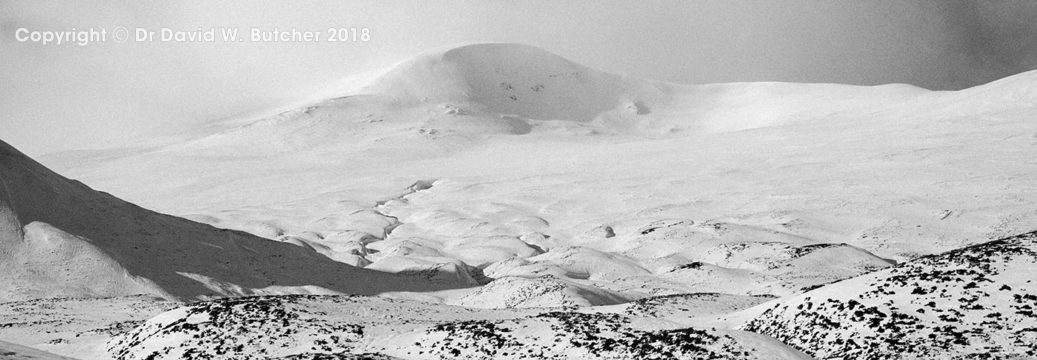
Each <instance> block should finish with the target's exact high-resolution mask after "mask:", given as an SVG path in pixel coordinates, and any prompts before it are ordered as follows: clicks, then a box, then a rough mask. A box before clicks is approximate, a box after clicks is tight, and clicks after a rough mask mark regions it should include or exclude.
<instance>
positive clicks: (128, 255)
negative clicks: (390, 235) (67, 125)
mask: <svg viewBox="0 0 1037 360" xmlns="http://www.w3.org/2000/svg"><path fill="white" fill-rule="evenodd" d="M0 180H2V185H3V187H2V188H0V190H2V191H0V260H2V261H0V270H2V271H0V274H2V275H0V276H2V279H0V290H2V291H0V294H2V295H0V299H3V300H16V299H29V298H41V297H51V296H117V295H132V294H144V293H146V294H155V295H160V296H165V297H176V298H194V297H202V296H213V295H223V296H226V295H245V294H254V293H260V294H262V293H274V294H277V293H311V292H316V293H362V294H376V293H380V292H384V291H400V290H429V289H441V288H450V287H458V286H465V285H466V284H464V283H456V282H449V281H444V282H431V283H430V282H426V281H424V280H423V279H417V278H412V277H407V276H397V275H391V274H384V273H379V272H376V271H369V270H363V269H357V268H355V267H352V266H349V265H346V264H342V263H339V262H335V261H332V260H331V259H329V258H327V257H325V256H323V255H320V254H319V253H317V252H316V251H314V250H312V249H307V248H304V247H301V246H296V245H292V244H288V243H280V242H275V241H270V240H267V239H263V238H259V237H256V236H253V235H250V234H246V233H242V232H237V231H230V230H221V229H216V228H213V227H211V226H208V225H204V224H200V223H195V222H192V221H188V220H184V219H180V218H176V217H172V216H168V215H162V214H158V213H155V212H152V211H148V210H145V209H142V208H140V207H138V206H136V205H133V204H130V203H127V202H125V201H122V200H119V199H117V198H115V197H113V196H111V195H108V194H105V193H100V192H97V191H94V190H92V189H90V188H89V187H87V186H85V185H83V184H82V183H79V182H75V181H71V180H68V179H66V178H64V177H62V176H60V175H58V174H56V173H54V172H51V171H50V170H48V169H47V168H45V167H43V166H42V165H40V164H39V163H36V162H35V161H33V160H31V159H29V158H28V157H26V156H25V155H23V154H21V153H20V152H18V151H17V150H15V149H14V148H12V147H10V146H9V145H7V144H6V143H2V142H0Z"/></svg>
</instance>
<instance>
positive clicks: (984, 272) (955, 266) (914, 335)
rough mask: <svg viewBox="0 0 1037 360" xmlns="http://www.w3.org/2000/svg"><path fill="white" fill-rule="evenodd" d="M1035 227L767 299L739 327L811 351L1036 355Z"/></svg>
mask: <svg viewBox="0 0 1037 360" xmlns="http://www.w3.org/2000/svg"><path fill="white" fill-rule="evenodd" d="M1035 274H1037V232H1031V233H1027V234H1023V235H1019V236H1013V237H1010V238H1006V239H1002V240H997V241H992V242H987V243H983V244H979V245H974V246H970V247H967V248H963V249H960V250H954V251H950V252H947V253H943V254H939V255H933V256H926V257H922V258H919V259H916V260H913V261H910V262H907V263H904V264H901V265H899V266H897V267H894V268H891V269H886V270H882V271H877V272H874V273H871V274H867V275H864V276H861V277H858V278H854V279H850V280H845V281H842V282H838V283H835V284H832V285H828V286H825V287H822V288H819V289H817V290H814V291H810V292H807V293H805V294H802V295H798V296H795V297H791V298H787V299H781V300H778V301H777V302H776V303H774V304H768V305H765V306H766V307H767V310H765V311H764V312H763V313H762V314H761V315H760V316H758V317H756V318H755V319H754V320H752V321H750V322H749V323H748V324H746V325H745V326H744V329H745V330H748V331H753V332H757V333H761V334H765V335H770V336H773V337H775V338H777V339H778V340H781V341H783V342H785V343H787V344H789V345H792V346H794V347H796V348H799V349H801V350H803V351H805V352H807V353H809V354H811V355H813V356H815V357H818V358H826V359H827V358H853V359H965V358H998V359H1009V358H1032V357H1035V356H1037V312H1035V311H1037V283H1035V280H1037V275H1035Z"/></svg>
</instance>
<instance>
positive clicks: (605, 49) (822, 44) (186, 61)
mask: <svg viewBox="0 0 1037 360" xmlns="http://www.w3.org/2000/svg"><path fill="white" fill-rule="evenodd" d="M1032 19H1037V2H1032V1H977V2H956V1H899V0H898V1H866V0H865V1H862V0H845V1H831V0H817V1H805V0H794V1H548V0H543V1H474V0H473V1H417V0H415V1H375V0H371V1H346V2H341V1H291V2H288V1H285V2H279V3H274V4H268V5H262V6H260V5H257V4H256V3H255V2H252V1H221V2H201V1H192V2H186V1H185V2H165V1H147V2H138V1H76V2H57V1H53V2H51V1H43V2H41V1H9V0H5V1H2V2H0V59H2V60H3V67H0V83H2V84H3V86H2V87H0V139H3V140H4V141H7V142H10V143H11V144H12V145H14V146H16V147H19V148H21V149H23V150H24V151H26V152H28V153H29V154H30V155H38V154H43V153H48V152H53V151H61V150H69V149H80V148H101V147H110V146H120V145H127V144H132V143H133V142H134V141H136V139H139V138H141V137H144V136H162V135H168V134H176V133H183V132H185V131H190V130H191V129H195V128H198V127H200V126H202V125H203V124H205V123H206V122H210V121H213V120H217V119H220V118H225V117H229V116H235V115H238V114H243V113H249V112H254V111H257V110H261V109H268V108H271V107H276V106H278V105H282V104H285V103H290V102H292V100H293V99H298V98H302V97H305V96H307V95H309V94H310V93H312V92H314V91H317V90H319V89H321V88H323V87H324V86H325V85H326V84H327V83H329V82H332V81H334V80H336V79H339V78H342V77H345V76H349V75H351V74H354V73H358V72H363V71H369V70H376V69H380V68H384V67H386V66H388V65H391V64H393V63H395V62H398V61H400V60H403V59H405V58H407V57H409V56H412V55H415V54H417V53H420V52H422V51H425V50H428V49H431V48H435V47H439V46H444V45H449V44H457V43H467V42H480V41H500V42H520V43H526V44H531V45H535V46H539V47H542V48H545V49H547V50H549V51H552V52H555V53H558V54H560V55H562V56H565V57H567V58H569V59H571V60H574V61H576V62H579V63H582V64H585V65H589V66H592V67H596V68H599V69H602V70H606V71H610V72H615V73H624V74H628V75H634V76H639V77H644V78H650V79H656V80H663V81H671V82H682V83H706V82H729V81H797V82H837V83H851V84H864V85H871V84H882V83H891V82H901V83H910V84H914V85H918V86H922V87H926V88H930V89H959V88H963V87H968V86H972V85H976V84H980V83H984V82H988V81H991V80H995V79H998V78H1001V77H1004V76H1007V75H1012V74H1015V73H1019V72H1022V71H1026V70H1031V69H1035V68H1037V25H1035V23H1037V22H1034V21H1033V20H1032ZM116 26H125V27H127V28H131V29H132V28H133V27H145V28H154V29H158V28H162V27H167V28H173V29H179V30H194V29H196V28H198V27H202V28H206V29H207V28H210V27H218V28H219V27H238V28H242V29H243V31H244V30H246V29H247V28H250V27H261V28H273V27H279V28H282V29H285V28H290V27H296V28H299V29H307V30H309V29H312V30H325V29H327V28H329V27H366V28H369V29H370V32H371V36H372V39H371V41H369V42H367V43H338V44H335V43H326V42H321V43H276V44H270V43H248V42H243V43H231V44H228V43H222V42H216V43H187V44H176V43H133V42H128V43H124V44H118V43H114V42H112V41H108V42H106V43H97V44H91V45H89V46H84V47H79V46H69V45H61V46H42V45H40V44H35V43H20V42H17V41H16V40H15V36H14V33H15V30H16V29H18V28H22V27H24V28H28V29H30V30H68V29H70V28H72V27H76V28H77V29H85V28H89V27H96V28H101V27H105V28H108V29H112V28H114V27H116Z"/></svg>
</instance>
